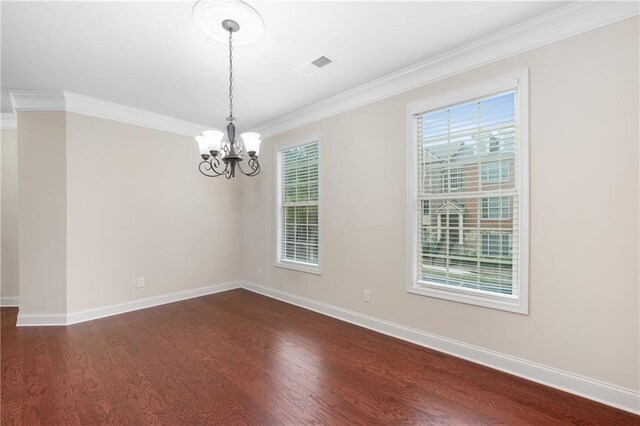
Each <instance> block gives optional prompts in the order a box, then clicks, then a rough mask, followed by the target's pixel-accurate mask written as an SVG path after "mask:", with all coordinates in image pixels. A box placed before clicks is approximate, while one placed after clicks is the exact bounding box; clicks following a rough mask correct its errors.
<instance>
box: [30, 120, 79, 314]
mask: <svg viewBox="0 0 640 426" xmlns="http://www.w3.org/2000/svg"><path fill="white" fill-rule="evenodd" d="M18 123H19V128H18V214H19V218H20V223H19V226H20V232H19V250H18V252H19V254H18V256H19V259H20V267H19V274H20V313H21V314H32V313H33V314H62V313H65V312H66V307H67V300H66V281H67V276H66V262H67V253H66V239H67V226H66V224H67V203H66V201H67V191H66V183H67V180H66V122H65V113H64V112H18Z"/></svg>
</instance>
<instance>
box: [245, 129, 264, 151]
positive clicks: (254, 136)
mask: <svg viewBox="0 0 640 426" xmlns="http://www.w3.org/2000/svg"><path fill="white" fill-rule="evenodd" d="M240 137H241V138H242V140H243V141H244V147H245V149H246V150H247V154H249V156H250V157H253V156H255V157H257V156H258V155H259V153H260V143H262V140H260V133H255V132H246V133H243V134H241V135H240Z"/></svg>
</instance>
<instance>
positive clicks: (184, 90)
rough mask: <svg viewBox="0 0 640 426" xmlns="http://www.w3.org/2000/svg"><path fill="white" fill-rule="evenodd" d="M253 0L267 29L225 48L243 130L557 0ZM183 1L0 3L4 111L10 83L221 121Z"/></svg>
mask: <svg viewBox="0 0 640 426" xmlns="http://www.w3.org/2000/svg"><path fill="white" fill-rule="evenodd" d="M251 4H252V5H253V6H254V7H255V8H256V9H257V10H258V11H259V12H260V13H261V14H262V16H263V18H264V21H265V27H266V29H265V36H264V38H263V39H262V40H261V41H259V42H258V43H256V44H253V45H251V46H246V47H238V48H236V49H235V51H234V53H235V54H234V68H235V69H234V88H235V89H234V104H235V105H234V113H235V115H236V116H237V118H238V121H237V125H238V127H239V128H240V130H241V131H247V130H250V128H252V127H255V126H257V125H259V124H262V123H265V122H268V121H270V120H273V119H276V118H278V117H280V116H282V115H284V114H286V113H289V112H292V111H295V110H297V109H299V108H301V107H304V106H306V105H309V104H312V103H314V102H317V101H320V100H322V99H325V98H327V97H329V96H332V95H335V94H337V93H340V92H343V91H345V90H348V89H351V88H353V87H356V86H358V85H360V84H363V83H366V82H368V81H371V80H373V79H376V78H378V77H381V76H383V75H386V74H389V73H391V72H393V71H396V70H398V69H400V68H404V67H406V66H408V65H411V64H414V63H417V62H419V61H422V60H425V59H428V58H430V57H432V56H434V55H437V54H439V53H442V52H444V51H447V50H449V49H452V48H455V47H457V46H460V45H462V44H465V43H468V42H471V41H473V40H476V39H478V38H480V37H483V36H486V35H488V34H491V33H494V32H496V31H498V30H500V29H503V28H506V27H509V26H511V25H514V24H517V23H519V22H522V21H524V20H526V19H529V18H532V17H534V16H536V15H539V14H541V13H544V12H547V11H549V10H552V9H554V8H557V7H560V6H562V5H563V4H566V3H563V2H301V1H296V2H293V1H291V2H261V1H258V2H255V1H254V2H251ZM192 5H193V2H148V1H146V2H90V1H83V2H57V1H55V2H51V1H49V2H7V1H2V3H1V6H0V7H1V8H2V10H1V13H2V52H1V54H2V80H1V85H2V112H11V104H10V99H9V96H8V91H9V90H12V89H34V90H36V89H37V90H67V91H71V92H75V93H79V94H82V95H87V96H91V97H95V98H99V99H104V100H107V101H111V102H116V103H119V104H123V105H127V106H132V107H136V108H140V109H144V110H147V111H152V112H156V113H160V114H166V115H169V116H172V117H176V118H181V119H184V120H188V121H192V122H195V123H202V124H206V125H210V126H213V127H222V126H223V124H224V118H225V117H226V116H227V114H228V110H227V108H228V100H227V90H228V87H227V86H228V81H227V78H228V75H227V72H228V52H227V47H226V46H223V45H220V44H217V43H215V42H213V41H212V40H210V39H208V38H207V37H206V36H204V35H203V34H202V33H200V31H199V30H198V29H197V28H196V27H195V25H194V23H193V20H192V18H191V7H192ZM321 55H326V56H328V57H329V58H331V59H333V60H334V64H332V65H330V66H328V67H326V68H325V69H323V70H321V71H320V72H317V73H315V74H313V75H312V76H310V77H305V76H303V75H301V74H299V73H298V72H296V71H295V68H296V67H297V66H298V65H301V64H302V63H304V62H307V61H309V60H313V59H315V58H317V57H318V56H321ZM243 129H244V130H243Z"/></svg>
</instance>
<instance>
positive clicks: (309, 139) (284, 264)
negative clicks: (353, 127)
mask: <svg viewBox="0 0 640 426" xmlns="http://www.w3.org/2000/svg"><path fill="white" fill-rule="evenodd" d="M311 143H317V145H318V264H317V265H316V264H312V263H305V262H297V261H294V260H288V259H283V258H282V240H281V237H282V185H281V179H282V167H281V164H280V154H281V152H283V151H286V150H288V149H291V148H295V147H298V146H302V145H308V144H311ZM322 169H323V161H322V144H321V143H320V134H318V133H314V134H311V135H307V136H305V137H302V138H299V139H296V140H294V141H290V142H286V143H281V144H277V145H276V146H275V147H274V170H275V173H274V177H275V188H276V190H275V191H274V192H275V209H276V211H275V232H276V235H275V256H274V266H276V267H279V268H285V269H290V270H294V271H299V272H306V273H310V274H315V275H322V269H321V268H322V259H323V255H322V252H323V249H322V247H323V240H324V239H323V226H322V222H323V219H322V217H323V213H322V199H323V196H322V180H323V170H322Z"/></svg>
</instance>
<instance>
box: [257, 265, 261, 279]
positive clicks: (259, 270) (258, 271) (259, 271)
mask: <svg viewBox="0 0 640 426" xmlns="http://www.w3.org/2000/svg"><path fill="white" fill-rule="evenodd" d="M256 274H257V275H258V276H259V277H260V276H262V268H261V267H259V266H258V269H257V270H256Z"/></svg>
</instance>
